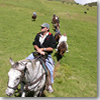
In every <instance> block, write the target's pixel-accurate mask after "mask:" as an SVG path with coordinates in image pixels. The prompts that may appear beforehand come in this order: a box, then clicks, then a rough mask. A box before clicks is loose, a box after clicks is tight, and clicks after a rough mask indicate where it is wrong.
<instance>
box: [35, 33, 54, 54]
mask: <svg viewBox="0 0 100 100" xmlns="http://www.w3.org/2000/svg"><path fill="white" fill-rule="evenodd" d="M40 34H42V33H38V34H37V35H36V37H35V40H34V41H33V45H37V46H38V47H39V48H48V47H51V48H55V46H56V41H55V39H54V37H53V35H52V34H51V33H49V35H48V36H47V37H46V38H45V40H44V42H43V43H42V45H41V43H40V42H39V37H40ZM46 52H47V53H48V54H51V53H52V51H46Z"/></svg>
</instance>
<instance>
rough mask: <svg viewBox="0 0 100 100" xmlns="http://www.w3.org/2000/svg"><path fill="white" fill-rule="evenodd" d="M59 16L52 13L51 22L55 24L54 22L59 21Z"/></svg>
mask: <svg viewBox="0 0 100 100" xmlns="http://www.w3.org/2000/svg"><path fill="white" fill-rule="evenodd" d="M59 22H60V21H59V17H58V16H55V15H53V18H52V23H53V24H55V23H59Z"/></svg>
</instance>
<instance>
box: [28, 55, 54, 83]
mask: <svg viewBox="0 0 100 100" xmlns="http://www.w3.org/2000/svg"><path fill="white" fill-rule="evenodd" d="M26 59H29V60H33V59H34V56H33V53H31V54H30V55H29V56H28V57H27V58H26ZM53 65H54V63H53V59H52V58H51V55H48V58H47V59H46V66H47V67H48V69H49V71H50V74H51V83H54V80H53V70H54V67H53Z"/></svg>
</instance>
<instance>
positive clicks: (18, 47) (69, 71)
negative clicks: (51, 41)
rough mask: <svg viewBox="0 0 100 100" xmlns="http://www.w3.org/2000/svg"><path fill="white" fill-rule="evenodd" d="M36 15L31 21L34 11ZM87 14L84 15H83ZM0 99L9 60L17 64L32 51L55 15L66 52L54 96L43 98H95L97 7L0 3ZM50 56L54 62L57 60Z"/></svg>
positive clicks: (25, 0) (26, 0)
mask: <svg viewBox="0 0 100 100" xmlns="http://www.w3.org/2000/svg"><path fill="white" fill-rule="evenodd" d="M34 11H35V12H36V13H37V19H36V21H32V19H31V16H32V13H33V12H34ZM84 11H87V14H85V13H84ZM0 13H1V15H0V31H1V32H0V65H1V67H0V71H1V73H0V96H1V97H7V96H6V94H5V89H6V87H7V81H8V76H7V73H8V71H9V69H10V67H11V65H10V63H9V58H10V57H11V58H12V59H13V60H14V61H19V60H21V59H24V58H26V57H27V56H28V55H29V54H30V53H31V52H33V51H34V48H33V46H32V42H33V40H34V37H35V35H36V34H37V33H38V32H39V31H40V25H41V24H43V23H44V22H46V23H49V24H50V28H51V29H50V32H51V33H53V34H55V32H54V31H53V29H52V28H53V27H52V23H51V19H52V15H53V14H56V15H57V16H59V17H60V26H61V27H60V31H61V33H62V34H63V33H65V32H66V33H67V37H68V45H69V53H65V54H64V57H63V58H62V60H61V61H60V66H59V68H58V70H57V76H56V78H55V82H54V84H53V88H54V91H55V92H54V93H52V94H49V93H47V92H46V91H45V93H46V94H45V96H46V97H97V7H89V10H87V7H86V6H82V5H76V4H73V5H69V4H66V3H64V4H63V3H61V2H56V1H48V0H0ZM54 54H55V50H54V53H53V54H52V57H53V59H54V60H55V63H57V61H56V57H55V56H54Z"/></svg>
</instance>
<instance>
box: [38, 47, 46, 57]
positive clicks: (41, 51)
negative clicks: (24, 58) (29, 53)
mask: <svg viewBox="0 0 100 100" xmlns="http://www.w3.org/2000/svg"><path fill="white" fill-rule="evenodd" d="M37 52H38V53H40V54H42V55H45V52H44V51H43V48H39V49H38V50H37Z"/></svg>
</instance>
